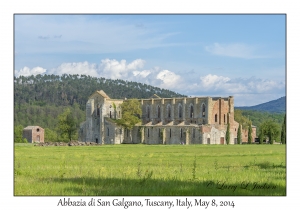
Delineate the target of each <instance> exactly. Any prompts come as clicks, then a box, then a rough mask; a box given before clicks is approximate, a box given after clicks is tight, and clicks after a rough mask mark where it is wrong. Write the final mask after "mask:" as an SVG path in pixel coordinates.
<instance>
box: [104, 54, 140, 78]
mask: <svg viewBox="0 0 300 210" xmlns="http://www.w3.org/2000/svg"><path fill="white" fill-rule="evenodd" d="M144 64H145V61H144V60H142V59H136V60H134V61H132V62H131V63H129V64H127V62H126V60H121V61H120V62H119V61H117V60H115V59H113V60H110V59H104V60H101V64H100V69H99V72H100V73H101V74H103V76H104V77H108V78H111V79H126V78H128V77H130V76H131V74H134V73H133V70H136V69H140V68H142V67H143V66H144ZM135 73H137V72H136V71H135Z"/></svg>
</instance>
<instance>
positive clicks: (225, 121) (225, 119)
mask: <svg viewBox="0 0 300 210" xmlns="http://www.w3.org/2000/svg"><path fill="white" fill-rule="evenodd" d="M225 123H226V117H225V114H224V124H225Z"/></svg>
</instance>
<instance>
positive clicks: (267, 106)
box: [235, 96, 286, 113]
mask: <svg viewBox="0 0 300 210" xmlns="http://www.w3.org/2000/svg"><path fill="white" fill-rule="evenodd" d="M235 109H241V110H253V111H263V112H272V113H285V110H286V97H285V96H284V97H281V98H279V99H277V100H273V101H269V102H266V103H263V104H258V105H256V106H242V107H235Z"/></svg>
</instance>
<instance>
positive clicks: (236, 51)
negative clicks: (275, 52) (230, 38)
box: [205, 43, 266, 59]
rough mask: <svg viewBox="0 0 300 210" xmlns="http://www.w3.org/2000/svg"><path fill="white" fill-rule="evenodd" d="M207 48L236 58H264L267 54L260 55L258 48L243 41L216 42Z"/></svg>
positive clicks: (209, 50) (218, 53)
mask: <svg viewBox="0 0 300 210" xmlns="http://www.w3.org/2000/svg"><path fill="white" fill-rule="evenodd" d="M205 50H206V51H207V52H210V53H211V54H213V55H219V56H228V57H235V58H245V59H254V58H263V57H266V56H262V55H258V54H257V51H258V48H257V47H256V46H250V45H247V44H243V43H232V44H220V43H214V44H213V45H210V46H206V47H205Z"/></svg>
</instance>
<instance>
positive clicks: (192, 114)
mask: <svg viewBox="0 0 300 210" xmlns="http://www.w3.org/2000/svg"><path fill="white" fill-rule="evenodd" d="M193 117H194V106H193V104H191V105H190V118H193Z"/></svg>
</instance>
